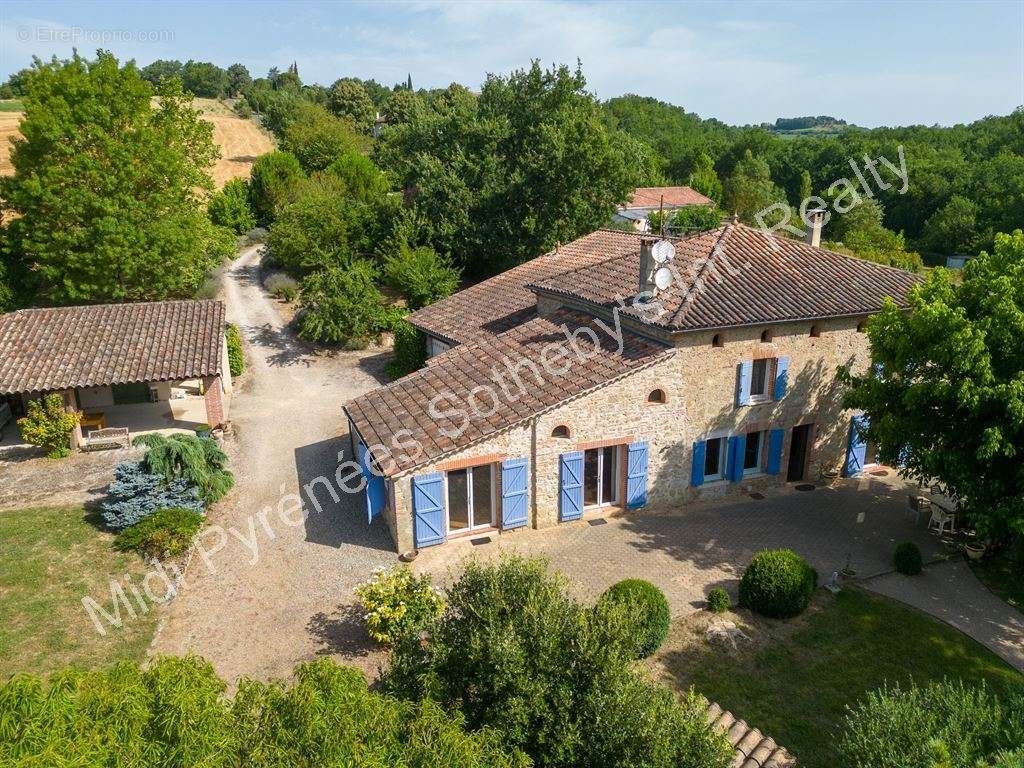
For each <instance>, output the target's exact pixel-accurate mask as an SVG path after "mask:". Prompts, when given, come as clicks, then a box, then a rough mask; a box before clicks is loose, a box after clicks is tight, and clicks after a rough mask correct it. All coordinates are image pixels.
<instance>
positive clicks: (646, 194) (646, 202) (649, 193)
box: [612, 187, 715, 232]
mask: <svg viewBox="0 0 1024 768" xmlns="http://www.w3.org/2000/svg"><path fill="white" fill-rule="evenodd" d="M714 204H715V203H714V201H713V200H711V198H708V197H705V196H704V195H702V194H701V193H700V192H698V191H697V190H695V189H692V188H690V187H637V188H636V189H634V190H633V197H632V198H630V201H629V202H628V203H626V204H625V205H622V206H619V209H618V211H616V212H615V215H614V216H613V217H612V219H613V221H616V222H624V221H625V222H629V223H631V224H632V225H633V227H634V228H635V229H636V231H637V232H647V231H648V230H649V227H648V224H647V216H648V214H650V213H651V212H652V211H657V210H661V209H663V210H666V211H674V210H676V209H677V208H685V207H686V206H688V205H714Z"/></svg>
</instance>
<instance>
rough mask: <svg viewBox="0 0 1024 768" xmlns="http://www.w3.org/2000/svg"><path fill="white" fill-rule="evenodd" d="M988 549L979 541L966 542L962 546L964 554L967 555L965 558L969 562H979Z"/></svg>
mask: <svg viewBox="0 0 1024 768" xmlns="http://www.w3.org/2000/svg"><path fill="white" fill-rule="evenodd" d="M986 549H988V547H986V546H985V544H983V543H982V542H980V541H968V542H967V543H966V544H964V552H966V553H967V557H969V558H970V559H971V560H981V558H982V557H984V556H985V550H986Z"/></svg>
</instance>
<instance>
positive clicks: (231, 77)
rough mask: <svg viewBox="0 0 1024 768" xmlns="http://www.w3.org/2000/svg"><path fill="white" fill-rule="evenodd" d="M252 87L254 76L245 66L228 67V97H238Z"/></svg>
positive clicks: (233, 65)
mask: <svg viewBox="0 0 1024 768" xmlns="http://www.w3.org/2000/svg"><path fill="white" fill-rule="evenodd" d="M250 85H252V76H251V75H250V74H249V70H248V69H246V68H245V65H244V64H232V65H231V66H230V67H228V89H227V95H228V96H238V95H239V94H240V93H241V92H242V91H244V90H245V89H246V88H248V87H249V86H250Z"/></svg>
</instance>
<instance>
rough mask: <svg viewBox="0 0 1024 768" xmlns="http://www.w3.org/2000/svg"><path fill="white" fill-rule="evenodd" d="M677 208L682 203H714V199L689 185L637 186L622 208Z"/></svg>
mask: <svg viewBox="0 0 1024 768" xmlns="http://www.w3.org/2000/svg"><path fill="white" fill-rule="evenodd" d="M662 200H664V205H665V207H666V208H679V207H680V206H683V205H714V201H713V200H712V199H711V198H709V197H705V196H704V195H702V194H701V193H700V192H698V191H697V190H695V189H692V188H690V187H637V188H636V189H634V190H633V197H632V199H631V200H630V201H629V202H628V203H627V204H626V205H624V206H622V207H623V208H657V207H658V206H660V205H662Z"/></svg>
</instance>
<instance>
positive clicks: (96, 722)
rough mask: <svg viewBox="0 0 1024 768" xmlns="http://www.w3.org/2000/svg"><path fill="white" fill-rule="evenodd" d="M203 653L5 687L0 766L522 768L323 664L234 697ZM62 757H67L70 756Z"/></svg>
mask: <svg viewBox="0 0 1024 768" xmlns="http://www.w3.org/2000/svg"><path fill="white" fill-rule="evenodd" d="M225 690H226V685H225V684H224V682H223V681H222V680H221V679H220V678H219V677H218V676H217V675H216V673H215V672H214V670H213V667H212V666H211V665H210V664H209V663H208V662H206V661H204V660H202V659H199V658H197V657H195V656H186V657H184V658H175V657H164V658H158V659H156V660H155V661H153V662H152V663H151V664H150V665H149V666H148V668H147V669H145V670H142V669H140V668H139V666H138V665H137V664H135V663H131V662H121V663H120V664H118V665H117V666H115V667H112V668H109V669H105V670H102V671H97V672H82V671H66V672H60V673H57V674H56V675H53V676H52V677H50V678H49V679H44V678H42V677H40V676H36V675H18V676H15V677H13V678H11V679H10V680H9V681H7V682H5V683H3V684H0V723H3V724H4V725H3V726H0V764H3V765H12V766H13V765H24V766H28V765H39V766H42V765H56V764H67V765H71V764H74V765H76V766H115V765H116V766H128V765H139V766H141V765H147V766H168V768H170V766H203V768H229V767H230V768H285V766H299V765H303V766H328V765H331V766H340V765H350V766H356V765H359V766H385V765H386V766H396V768H406V767H409V766H417V768H450V767H451V766H474V768H492V767H493V768H526V767H527V765H528V762H527V761H526V759H525V758H524V757H523V756H522V755H520V754H515V753H510V752H505V751H503V750H502V749H501V747H500V745H499V743H498V739H497V737H496V735H495V734H494V733H493V732H492V731H480V732H476V733H470V732H467V731H466V730H465V727H464V723H463V722H462V720H461V719H460V718H459V717H458V715H457V714H456V715H454V716H453V714H452V713H450V712H447V711H445V710H444V709H442V708H441V707H440V706H439V705H437V704H436V703H434V702H431V701H425V702H422V703H407V702H403V701H398V700H396V699H393V698H390V697H387V696H383V695H381V694H379V693H374V692H371V691H369V690H368V689H367V686H366V681H365V680H364V678H363V675H362V673H361V672H360V671H359V670H356V669H352V668H349V667H342V666H340V665H338V664H337V663H335V662H334V661H331V660H330V659H323V658H321V659H318V660H317V661H313V662H310V663H307V664H301V665H299V666H298V667H296V669H295V674H294V680H293V681H292V682H291V683H288V684H284V683H264V682H258V681H255V680H244V679H243V680H242V681H240V683H239V686H238V691H237V693H235V695H234V698H232V699H229V698H227V697H225V695H224V692H225ZM63 756H68V759H64V757H63Z"/></svg>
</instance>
